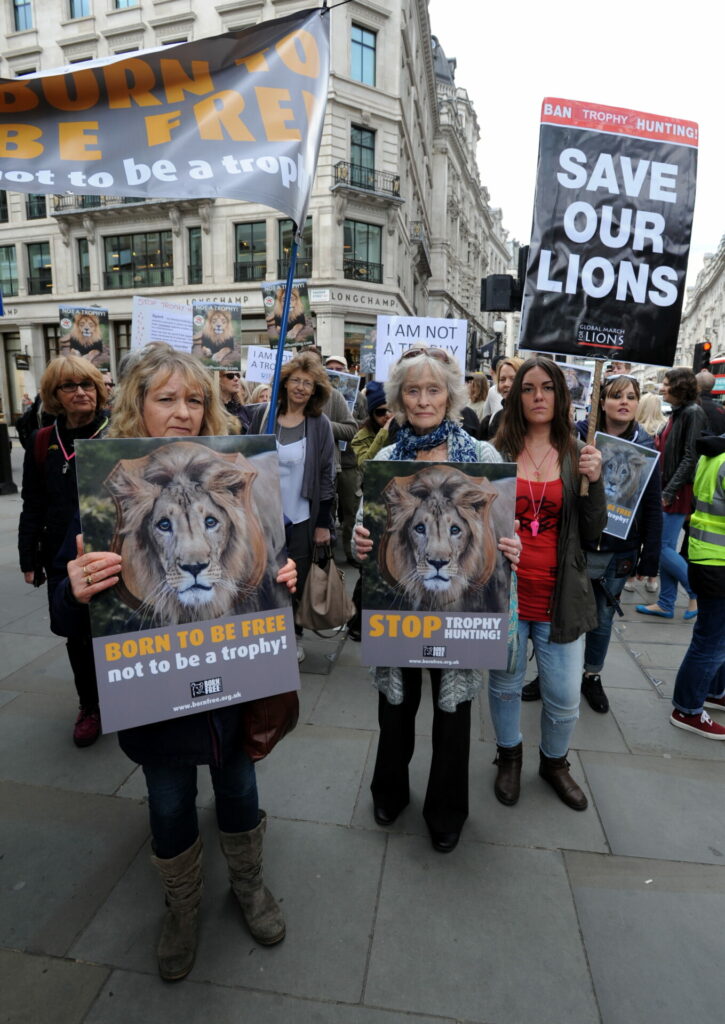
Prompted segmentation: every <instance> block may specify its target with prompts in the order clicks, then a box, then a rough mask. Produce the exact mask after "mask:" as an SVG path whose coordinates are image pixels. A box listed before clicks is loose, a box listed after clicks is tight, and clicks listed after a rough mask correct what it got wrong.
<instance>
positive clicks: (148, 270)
mask: <svg viewBox="0 0 725 1024" xmlns="http://www.w3.org/2000/svg"><path fill="white" fill-rule="evenodd" d="M103 245H104V257H105V270H104V272H103V287H104V288H153V287H156V286H159V285H167V284H173V283H174V255H173V243H172V237H171V231H147V232H145V233H143V234H138V235H109V236H108V237H107V238H104V239H103Z"/></svg>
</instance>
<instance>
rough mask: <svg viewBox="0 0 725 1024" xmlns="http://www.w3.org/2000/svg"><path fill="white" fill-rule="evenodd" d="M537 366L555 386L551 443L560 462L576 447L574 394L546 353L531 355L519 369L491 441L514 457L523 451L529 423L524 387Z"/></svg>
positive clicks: (571, 453) (500, 449) (550, 428)
mask: <svg viewBox="0 0 725 1024" xmlns="http://www.w3.org/2000/svg"><path fill="white" fill-rule="evenodd" d="M536 367H539V368H540V369H541V370H543V371H544V373H545V374H546V375H547V377H549V378H550V380H551V383H552V384H553V385H554V418H553V419H552V421H551V424H550V427H549V431H550V436H551V443H552V444H553V446H554V448H556V450H557V452H558V453H559V462H560V463H561V461H562V459H563V458H564V456H565V455H573V453H574V450H575V443H574V435H573V433H572V425H571V395H570V393H569V388H568V387H567V386H566V379H565V377H564V374H563V373H562V372H561V370H560V369H559V367H558V366H557V365H556V363H555V362H553V361H552V360H551V359H547V358H546V357H545V356H532V357H531V358H530V359H527V360H526V362H524V363H522V364H521V366H520V367H519V368H518V370H517V371H516V376H515V377H514V382H513V384H512V385H511V390H510V391H509V394H508V398H507V399H506V401H505V403H504V407H503V415H502V417H501V424H500V426H499V428H498V431H497V432H496V436H495V437H494V438H493V441H492V442H491V443H492V444H493V446H494V447H495V448H498V449H499V451H504V452H506V453H507V454H508V455H510V456H511V457H512V458H517V457H518V456H519V455H520V454H521V452H522V451H523V450H524V444H525V442H526V431H527V428H528V424H527V422H526V420H525V419H524V407H523V404H522V402H521V386H522V384H523V381H524V377H525V376H526V374H527V373H528V372H529V370H534V369H536ZM497 369H498V367H497Z"/></svg>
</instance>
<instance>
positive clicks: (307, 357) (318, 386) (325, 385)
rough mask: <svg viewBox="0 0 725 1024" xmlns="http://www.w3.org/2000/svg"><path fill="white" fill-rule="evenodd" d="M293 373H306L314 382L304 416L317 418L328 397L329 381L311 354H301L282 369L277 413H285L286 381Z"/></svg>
mask: <svg viewBox="0 0 725 1024" xmlns="http://www.w3.org/2000/svg"><path fill="white" fill-rule="evenodd" d="M293 373H306V374H309V376H310V377H312V380H313V381H314V382H315V390H314V391H313V392H312V394H311V395H310V397H309V398H308V399H307V404H306V405H305V416H313V417H316V416H319V415H320V413H321V412H322V407H323V405H324V404H325V402H326V401H327V399H328V398H329V397H330V394H331V392H332V388H331V386H330V379H329V377H328V376H327V374H326V373H325V371H324V370H323V369H322V363H321V362H320V360H319V359H318V357H317V356H316V355H315V354H314V353H312V352H301V353H300V354H299V355H298V356H295V358H294V359H290V361H289V362H288V363H285V364H284V366H283V367H282V372H281V373H280V375H279V402H278V405H279V411H280V412H282V413H284V412H287V381H288V380H289V378H290V377H291V376H292V374H293Z"/></svg>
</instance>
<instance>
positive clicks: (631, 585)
mask: <svg viewBox="0 0 725 1024" xmlns="http://www.w3.org/2000/svg"><path fill="white" fill-rule="evenodd" d="M624 589H625V590H626V591H627V593H628V594H633V593H634V583H630V582H629V580H627V582H626V583H625V584H624Z"/></svg>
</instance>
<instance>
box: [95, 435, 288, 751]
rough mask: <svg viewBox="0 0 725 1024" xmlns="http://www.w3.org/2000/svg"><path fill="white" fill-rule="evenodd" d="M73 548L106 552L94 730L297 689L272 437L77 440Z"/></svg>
mask: <svg viewBox="0 0 725 1024" xmlns="http://www.w3.org/2000/svg"><path fill="white" fill-rule="evenodd" d="M76 451H77V453H78V491H79V496H80V508H81V521H82V526H83V536H84V543H85V546H86V550H95V551H107V550H113V551H116V552H118V553H119V554H120V555H121V556H122V559H123V567H122V575H121V579H120V581H119V583H117V584H116V585H115V586H113V587H112V588H110V589H109V590H107V591H104V592H103V593H100V594H98V595H96V596H95V597H94V598H93V600H92V601H91V603H90V605H89V609H90V615H91V629H92V635H93V653H94V658H95V663H96V674H97V677H98V693H99V700H100V708H101V720H102V724H103V731H104V732H115V731H116V730H118V729H127V728H129V727H132V726H136V725H145V724H147V723H149V722H158V721H163V720H165V719H171V718H178V717H183V716H185V715H193V714H195V713H196V712H198V711H206V710H210V709H211V710H213V709H215V708H223V707H227V706H229V705H231V704H235V703H240V702H243V701H247V700H252V699H255V698H257V697H264V696H268V695H271V694H274V693H281V692H284V691H287V690H290V689H292V688H294V687H295V686H296V685H298V679H299V676H298V669H297V648H296V643H295V635H294V623H293V618H292V610H291V607H290V597H289V594H288V592H287V590H286V588H285V587H281V586H279V585H278V584H277V583H276V582H275V577H276V575H277V572H278V569H279V567H280V566H281V565H282V564H284V562H285V560H286V553H285V552H286V547H285V534H284V525H283V519H282V506H281V499H280V493H279V467H278V462H277V453H276V449H275V444H274V438H272V437H268V436H251V437H250V436H245V437H238V436H237V437H234V436H230V437H198V438H189V439H186V438H184V439H183V440H182V439H178V438H169V439H160V438H142V439H138V438H124V439H116V438H113V439H104V440H95V441H93V443H92V444H80V443H79V444H78V445H77V446H76Z"/></svg>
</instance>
